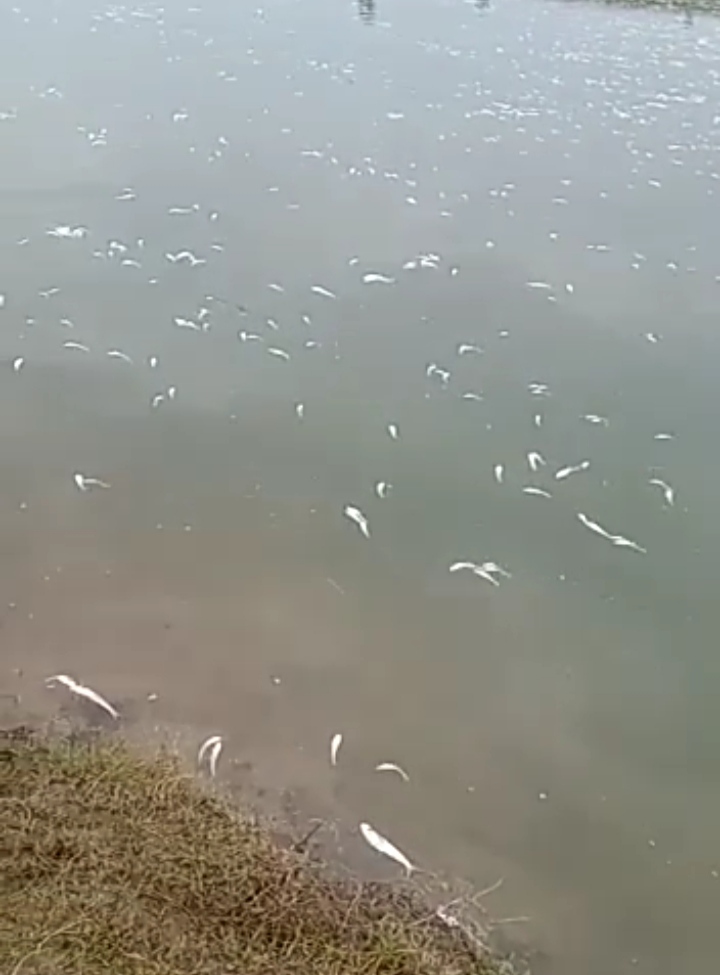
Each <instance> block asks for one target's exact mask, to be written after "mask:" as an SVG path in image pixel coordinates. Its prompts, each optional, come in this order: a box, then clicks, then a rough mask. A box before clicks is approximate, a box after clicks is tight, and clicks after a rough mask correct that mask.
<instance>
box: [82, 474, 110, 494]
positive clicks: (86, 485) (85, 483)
mask: <svg viewBox="0 0 720 975" xmlns="http://www.w3.org/2000/svg"><path fill="white" fill-rule="evenodd" d="M73 481H74V482H75V486H76V488H77V489H78V491H89V490H90V488H93V487H99V488H109V487H110V485H109V484H106V482H105V481H101V480H100V479H99V478H97V477H86V476H85V474H80V473H79V472H78V473H75V474H73Z"/></svg>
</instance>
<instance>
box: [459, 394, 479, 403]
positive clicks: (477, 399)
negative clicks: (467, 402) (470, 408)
mask: <svg viewBox="0 0 720 975" xmlns="http://www.w3.org/2000/svg"><path fill="white" fill-rule="evenodd" d="M462 398H463V399H472V400H475V401H476V402H478V403H481V402H482V396H481V395H480V393H472V392H469V393H463V394H462Z"/></svg>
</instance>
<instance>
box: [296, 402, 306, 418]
mask: <svg viewBox="0 0 720 975" xmlns="http://www.w3.org/2000/svg"><path fill="white" fill-rule="evenodd" d="M295 416H296V417H297V418H298V420H302V418H303V417H304V416H305V404H304V403H296V404H295Z"/></svg>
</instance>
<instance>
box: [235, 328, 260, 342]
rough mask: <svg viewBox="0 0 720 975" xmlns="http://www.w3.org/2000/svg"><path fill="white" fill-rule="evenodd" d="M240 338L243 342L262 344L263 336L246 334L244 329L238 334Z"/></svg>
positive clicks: (252, 333) (255, 333)
mask: <svg viewBox="0 0 720 975" xmlns="http://www.w3.org/2000/svg"><path fill="white" fill-rule="evenodd" d="M238 338H239V339H240V341H241V342H262V336H261V335H258V334H257V332H245V331H243V330H242V329H241V330H240V331H239V332H238Z"/></svg>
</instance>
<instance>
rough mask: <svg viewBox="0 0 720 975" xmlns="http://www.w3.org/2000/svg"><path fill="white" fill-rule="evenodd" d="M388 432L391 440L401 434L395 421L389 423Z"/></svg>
mask: <svg viewBox="0 0 720 975" xmlns="http://www.w3.org/2000/svg"><path fill="white" fill-rule="evenodd" d="M387 432H388V434H389V436H390V439H391V440H397V439H398V437H399V436H400V431H399V430H398V428H397V424H395V423H388V425H387Z"/></svg>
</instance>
